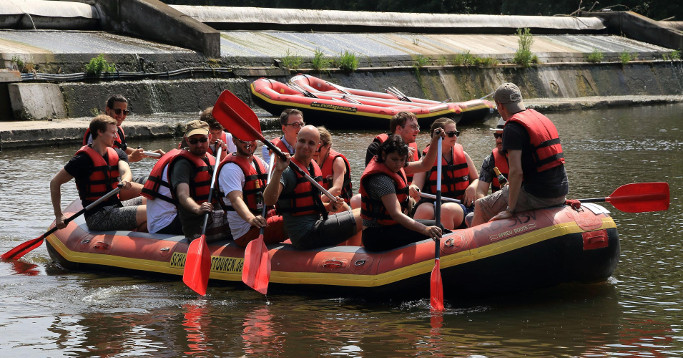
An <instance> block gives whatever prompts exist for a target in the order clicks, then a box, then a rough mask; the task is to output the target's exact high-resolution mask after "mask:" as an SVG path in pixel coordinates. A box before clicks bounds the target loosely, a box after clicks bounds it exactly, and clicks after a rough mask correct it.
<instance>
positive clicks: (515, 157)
mask: <svg viewBox="0 0 683 358" xmlns="http://www.w3.org/2000/svg"><path fill="white" fill-rule="evenodd" d="M493 98H494V100H495V101H496V106H497V107H498V113H500V115H501V117H503V119H504V120H505V126H504V128H503V151H504V152H505V154H506V155H507V159H508V167H509V168H510V172H509V174H508V185H507V186H505V187H503V189H502V190H499V191H497V192H495V193H493V194H491V195H489V196H486V197H484V198H481V199H478V200H477V202H476V205H475V209H474V219H473V220H472V225H473V226H474V225H478V224H481V223H485V222H487V221H488V220H489V219H493V220H500V219H506V218H510V217H513V216H514V215H515V213H517V212H520V211H527V210H533V209H540V208H546V207H551V206H559V205H562V204H564V202H565V199H566V195H567V192H568V191H569V181H568V180H567V172H566V171H565V168H564V154H563V152H562V145H561V144H560V136H559V133H558V132H557V128H556V127H555V125H554V124H553V122H551V121H550V119H548V117H546V116H544V115H542V114H540V113H538V112H537V111H535V110H533V109H527V108H526V107H525V106H524V103H523V102H522V93H521V91H520V90H519V88H518V87H517V86H516V85H515V84H513V83H503V84H502V85H500V86H498V88H497V89H496V91H495V93H494V94H493Z"/></svg>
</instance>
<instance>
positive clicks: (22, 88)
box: [8, 83, 66, 120]
mask: <svg viewBox="0 0 683 358" xmlns="http://www.w3.org/2000/svg"><path fill="white" fill-rule="evenodd" d="M8 91H9V99H10V103H11V105H12V112H13V113H14V118H16V119H20V120H44V119H51V118H64V117H66V111H65V108H64V98H63V97H62V92H61V91H60V89H59V86H58V85H56V84H54V83H10V84H9V85H8Z"/></svg>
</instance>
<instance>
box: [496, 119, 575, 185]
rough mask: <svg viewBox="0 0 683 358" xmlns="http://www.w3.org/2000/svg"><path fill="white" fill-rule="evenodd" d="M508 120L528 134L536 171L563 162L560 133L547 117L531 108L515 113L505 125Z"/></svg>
mask: <svg viewBox="0 0 683 358" xmlns="http://www.w3.org/2000/svg"><path fill="white" fill-rule="evenodd" d="M509 122H515V123H519V124H521V125H522V126H523V127H524V128H525V129H526V131H527V133H528V134H529V139H530V142H531V146H532V150H533V153H532V156H533V159H534V164H535V165H536V172H539V173H540V172H544V171H546V170H548V169H552V168H554V167H557V166H559V165H562V164H564V153H563V152H562V145H561V144H560V135H559V133H557V128H555V125H554V124H553V122H551V121H550V119H548V117H546V116H544V115H542V114H540V113H538V112H536V111H535V110H533V109H527V110H526V111H522V112H518V113H515V114H514V115H513V116H512V117H510V118H509V119H508V120H507V122H505V125H507V123H509Z"/></svg>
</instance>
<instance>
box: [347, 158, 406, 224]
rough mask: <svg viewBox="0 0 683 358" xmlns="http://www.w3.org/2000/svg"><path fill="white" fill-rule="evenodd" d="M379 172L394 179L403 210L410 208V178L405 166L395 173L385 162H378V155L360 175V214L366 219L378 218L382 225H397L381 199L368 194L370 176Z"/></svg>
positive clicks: (397, 196)
mask: <svg viewBox="0 0 683 358" xmlns="http://www.w3.org/2000/svg"><path fill="white" fill-rule="evenodd" d="M377 174H386V175H388V176H389V177H390V178H391V180H393V181H394V188H395V189H396V198H397V199H398V202H399V203H400V205H401V212H405V211H406V210H407V209H408V204H409V202H410V197H409V196H408V179H407V178H406V173H405V171H403V168H401V170H399V172H398V173H394V172H392V171H390V170H389V168H387V166H386V165H384V163H379V162H377V156H375V157H374V158H372V160H371V161H370V163H368V166H367V167H365V170H363V174H362V175H361V177H360V191H359V192H360V198H361V206H360V216H361V217H362V218H363V219H365V220H376V221H377V223H378V224H380V225H395V224H398V223H397V222H396V221H394V219H392V218H391V215H389V213H388V212H387V210H386V208H385V207H384V204H383V203H382V200H381V199H373V198H371V197H370V195H368V192H367V190H366V189H365V185H366V184H365V183H366V182H367V180H368V178H370V177H371V176H373V175H377Z"/></svg>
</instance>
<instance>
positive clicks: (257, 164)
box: [218, 153, 268, 215]
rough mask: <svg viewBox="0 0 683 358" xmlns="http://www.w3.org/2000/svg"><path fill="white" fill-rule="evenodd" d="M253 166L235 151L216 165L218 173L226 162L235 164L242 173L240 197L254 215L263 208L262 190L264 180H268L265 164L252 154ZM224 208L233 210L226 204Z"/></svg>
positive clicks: (263, 188)
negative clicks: (242, 182)
mask: <svg viewBox="0 0 683 358" xmlns="http://www.w3.org/2000/svg"><path fill="white" fill-rule="evenodd" d="M252 162H253V163H254V166H252V165H251V163H250V162H249V161H248V160H247V159H246V158H244V157H240V156H237V155H235V153H230V154H228V155H227V156H226V157H225V158H223V160H222V161H221V163H220V164H219V165H218V174H219V175H220V173H221V169H223V166H224V165H225V164H227V163H235V164H237V165H238V166H239V167H240V169H242V172H243V173H244V187H243V188H242V198H243V199H244V203H245V204H246V205H247V207H248V208H249V210H250V211H251V212H252V214H254V215H261V214H262V213H261V210H262V209H263V206H262V205H263V191H264V190H265V189H266V184H267V183H266V181H267V180H268V171H267V170H266V164H265V163H264V162H263V160H262V159H261V158H258V157H256V156H254V158H253V159H252ZM226 210H231V211H235V209H234V208H233V207H232V206H227V207H226Z"/></svg>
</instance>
